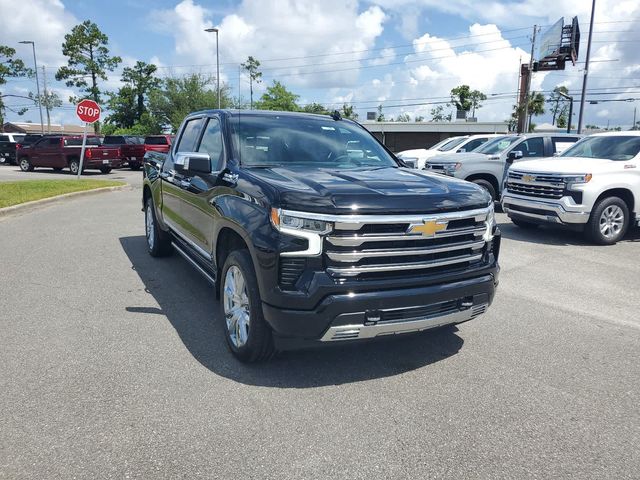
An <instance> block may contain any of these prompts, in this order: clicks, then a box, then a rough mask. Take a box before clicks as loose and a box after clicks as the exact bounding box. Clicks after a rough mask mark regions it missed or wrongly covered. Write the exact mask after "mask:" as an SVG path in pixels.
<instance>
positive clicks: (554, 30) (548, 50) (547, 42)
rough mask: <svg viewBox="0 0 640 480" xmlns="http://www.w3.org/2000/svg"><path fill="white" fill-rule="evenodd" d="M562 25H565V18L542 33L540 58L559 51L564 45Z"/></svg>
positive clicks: (539, 50)
mask: <svg viewBox="0 0 640 480" xmlns="http://www.w3.org/2000/svg"><path fill="white" fill-rule="evenodd" d="M562 27H564V18H561V19H560V20H558V21H557V22H556V23H554V24H553V25H552V26H551V27H549V29H547V31H546V32H544V33H543V34H542V36H541V38H540V47H539V49H538V59H542V58H546V57H550V56H552V55H556V54H557V53H559V51H560V46H561V45H562Z"/></svg>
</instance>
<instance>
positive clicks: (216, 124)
mask: <svg viewBox="0 0 640 480" xmlns="http://www.w3.org/2000/svg"><path fill="white" fill-rule="evenodd" d="M198 152H202V153H208V154H209V157H211V166H212V168H213V169H214V171H218V170H220V169H221V166H222V160H223V157H222V155H223V152H224V146H223V143H222V130H221V129H220V120H218V119H217V118H210V119H209V121H208V122H207V127H206V128H205V130H204V134H203V136H202V141H201V142H200V146H199V147H198Z"/></svg>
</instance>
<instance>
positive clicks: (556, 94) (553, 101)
mask: <svg viewBox="0 0 640 480" xmlns="http://www.w3.org/2000/svg"><path fill="white" fill-rule="evenodd" d="M561 93H564V94H565V95H566V94H568V93H569V89H568V88H567V87H565V86H564V85H558V86H557V87H555V88H554V89H553V91H552V92H551V93H550V94H549V98H548V99H547V103H549V104H550V105H551V108H550V112H551V125H556V119H558V120H559V119H560V116H562V114H563V113H564V114H565V115H566V110H567V104H566V102H565V100H566V99H565V98H564V97H563V96H562V95H561ZM565 120H566V118H565ZM558 127H561V125H558ZM565 127H566V123H565Z"/></svg>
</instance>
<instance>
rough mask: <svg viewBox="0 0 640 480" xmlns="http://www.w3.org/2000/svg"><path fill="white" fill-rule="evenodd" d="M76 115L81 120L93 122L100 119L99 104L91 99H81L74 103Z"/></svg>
mask: <svg viewBox="0 0 640 480" xmlns="http://www.w3.org/2000/svg"><path fill="white" fill-rule="evenodd" d="M76 115H78V118H79V119H80V120H82V121H83V122H87V123H95V122H97V121H98V120H99V119H100V105H98V104H97V103H96V102H94V101H93V100H82V101H81V102H80V103H78V105H76Z"/></svg>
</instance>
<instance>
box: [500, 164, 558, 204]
mask: <svg viewBox="0 0 640 480" xmlns="http://www.w3.org/2000/svg"><path fill="white" fill-rule="evenodd" d="M507 191H508V192H510V193H515V194H517V195H525V196H527V197H540V198H554V199H558V198H562V197H563V196H564V191H565V183H564V179H563V178H562V177H561V176H559V175H553V174H529V173H523V172H512V171H509V175H508V177H507Z"/></svg>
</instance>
